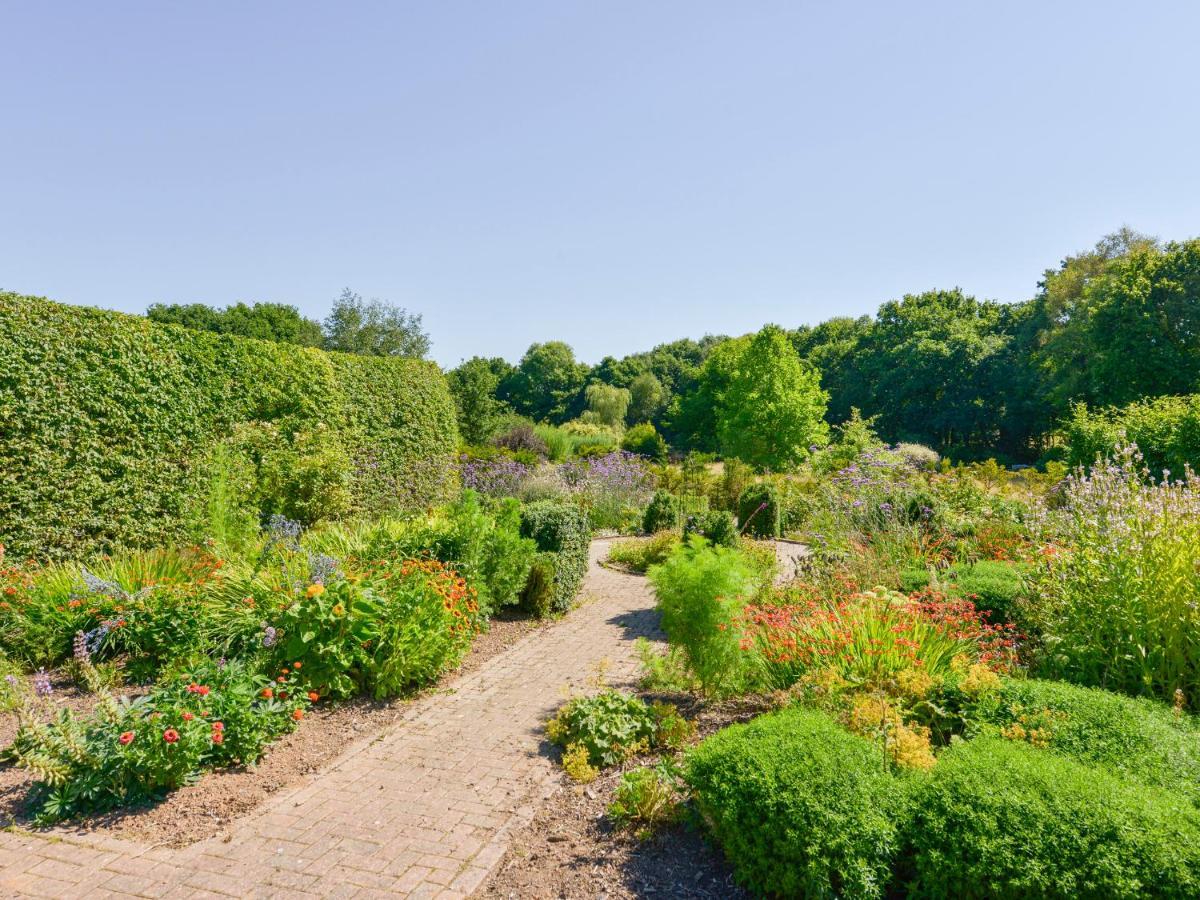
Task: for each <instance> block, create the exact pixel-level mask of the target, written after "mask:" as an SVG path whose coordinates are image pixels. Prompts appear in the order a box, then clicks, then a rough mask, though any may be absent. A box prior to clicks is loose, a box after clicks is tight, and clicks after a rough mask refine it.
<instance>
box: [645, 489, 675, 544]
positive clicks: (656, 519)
mask: <svg viewBox="0 0 1200 900" xmlns="http://www.w3.org/2000/svg"><path fill="white" fill-rule="evenodd" d="M680 516H681V512H680V504H679V498H678V497H676V496H675V495H674V494H672V493H670V492H669V491H655V492H654V496H653V497H651V498H650V504H649V505H648V506H647V507H646V512H645V513H644V514H643V515H642V531H644V532H645V533H646V534H657V533H658V532H660V531H678V530H679V524H680V523H679V520H680Z"/></svg>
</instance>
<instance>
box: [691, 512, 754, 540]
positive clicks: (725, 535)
mask: <svg viewBox="0 0 1200 900" xmlns="http://www.w3.org/2000/svg"><path fill="white" fill-rule="evenodd" d="M692 534H698V535H700V536H701V537H702V538H705V539H707V540H708V541H709V542H710V543H713V544H716V545H718V546H721V547H736V546H737V545H738V541H739V539H740V537H741V535H739V534H738V528H737V522H735V521H734V519H733V515H732V514H731V513H728V512H726V511H725V510H723V509H715V510H712V511H711V512H707V513H704V514H703V515H698V516H688V517H687V521H686V522H684V523H683V536H684V538H687V537H688V536H689V535H692Z"/></svg>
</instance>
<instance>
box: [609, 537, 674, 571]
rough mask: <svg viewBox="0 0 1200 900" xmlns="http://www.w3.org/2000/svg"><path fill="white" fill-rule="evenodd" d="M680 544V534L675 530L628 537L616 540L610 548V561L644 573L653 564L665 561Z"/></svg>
mask: <svg viewBox="0 0 1200 900" xmlns="http://www.w3.org/2000/svg"><path fill="white" fill-rule="evenodd" d="M678 546H679V535H677V534H676V533H675V532H674V531H660V532H658V533H657V534H652V535H650V536H649V537H635V538H626V539H625V540H622V541H615V542H614V543H613V544H612V545H611V546H610V547H609V548H608V561H609V562H611V563H616V564H617V565H619V566H624V567H625V568H627V569H632V570H633V571H634V572H643V573H644V572H645V571H646V570H647V569H649V568H650V567H651V566H657V565H658V564H659V563H661V562H665V561H666V559H667V557H669V556H670V555H671V554H672V553H674V552H675V548H676V547H678Z"/></svg>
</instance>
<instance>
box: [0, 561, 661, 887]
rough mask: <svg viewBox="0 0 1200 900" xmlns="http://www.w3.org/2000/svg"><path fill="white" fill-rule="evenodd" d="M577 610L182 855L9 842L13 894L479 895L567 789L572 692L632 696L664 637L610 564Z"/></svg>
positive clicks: (62, 838) (21, 838) (30, 839)
mask: <svg viewBox="0 0 1200 900" xmlns="http://www.w3.org/2000/svg"><path fill="white" fill-rule="evenodd" d="M605 544H606V542H605V541H596V542H594V543H593V544H592V552H591V560H590V563H589V569H588V575H587V579H586V581H585V582H584V585H583V589H582V592H581V598H582V600H583V602H582V604H581V605H580V606H579V608H577V609H575V610H574V611H572V612H571V613H570V614H569V615H567V616H566V617H564V618H563V620H562V621H560V622H558V623H556V624H554V625H552V626H551V627H549V628H547V629H544V630H539V631H536V632H534V633H532V634H531V635H529V636H528V637H526V638H525V639H523V640H522V641H520V642H518V643H517V644H516V645H514V646H513V647H511V648H509V649H508V650H507V651H505V652H504V653H502V654H500V655H498V656H496V657H494V658H492V659H491V660H489V661H488V662H487V663H485V664H484V665H483V666H482V667H480V668H479V669H477V670H476V671H474V672H472V673H470V674H467V675H465V676H463V677H461V678H459V679H458V680H456V681H453V682H451V683H450V684H449V685H447V686H446V687H445V688H443V689H441V690H439V691H437V692H435V693H432V694H430V695H427V696H425V697H423V698H421V699H419V700H416V701H415V702H413V704H412V706H411V707H410V709H409V710H408V711H407V713H406V715H405V716H404V718H403V719H402V720H401V721H400V722H399V723H397V724H396V725H395V726H393V727H391V728H390V729H389V730H387V731H385V732H384V733H382V734H376V735H374V736H372V737H370V738H368V739H364V740H361V741H359V742H358V743H353V744H351V745H350V746H349V747H348V748H347V750H346V752H345V753H344V754H343V755H342V756H340V757H339V758H338V759H337V761H336V762H334V763H333V764H332V765H330V766H329V767H328V768H326V769H325V770H324V771H322V772H320V773H319V774H317V775H314V776H312V777H311V778H310V779H308V780H307V781H305V782H301V783H300V785H299V786H297V787H294V788H290V789H287V790H284V791H282V792H281V793H280V794H279V795H277V796H275V797H274V798H273V799H272V800H271V801H269V802H268V803H266V804H264V805H263V806H262V807H260V808H259V809H258V810H256V811H255V812H254V813H251V814H250V815H249V816H248V817H246V818H243V819H241V820H240V821H239V822H237V823H235V824H234V825H233V826H231V828H230V830H229V831H228V832H227V833H225V834H223V835H218V836H216V837H213V838H210V839H208V840H205V841H202V842H200V843H197V844H193V845H191V846H189V847H186V848H182V849H170V848H165V847H153V846H146V845H143V844H138V843H134V842H131V841H123V840H115V839H110V838H104V837H102V836H97V835H95V834H82V833H72V832H71V831H70V830H67V829H55V830H51V831H46V832H37V833H30V832H11V831H10V832H6V833H0V896H5V897H10V896H17V897H56V898H57V897H88V898H99V897H130V896H137V897H230V896H233V897H270V896H288V897H303V896H319V897H359V896H363V897H367V896H395V895H407V896H411V897H441V898H452V897H465V896H467V895H469V894H470V893H471V892H472V891H473V890H474V889H475V888H476V887H478V886H479V885H480V884H481V883H482V882H483V880H484V879H485V878H486V877H487V875H488V874H489V872H490V871H491V869H492V867H493V866H495V864H496V863H497V862H498V861H499V860H500V858H501V857H502V856H503V855H504V852H505V850H506V849H507V847H508V844H509V840H510V835H511V834H512V833H513V831H514V830H515V829H516V828H519V827H520V826H521V825H522V824H523V823H525V822H527V821H528V820H529V819H530V818H531V817H532V816H533V813H534V811H535V810H536V808H537V806H538V804H539V803H540V802H541V801H542V800H543V799H545V798H546V797H547V796H549V794H550V793H551V792H552V791H553V790H554V787H555V785H556V784H558V783H559V781H558V778H557V776H556V774H555V771H554V766H553V763H552V761H551V756H550V754H549V752H548V748H547V747H546V745H545V742H544V739H543V737H542V733H541V726H542V723H543V722H544V721H545V719H546V718H547V716H549V715H550V713H551V712H552V711H553V709H554V708H555V707H556V706H557V705H558V703H559V702H560V701H561V698H562V694H563V690H564V688H565V687H566V686H574V687H579V688H583V687H584V686H585V685H586V683H587V682H588V680H589V679H590V678H592V677H593V676H594V674H595V672H596V669H597V666H598V665H599V664H600V663H601V661H602V660H606V661H607V664H608V666H607V680H608V682H609V683H610V684H612V685H614V686H618V687H620V686H631V685H632V682H633V681H634V679H635V677H636V672H637V668H638V666H637V660H636V655H635V652H634V639H635V638H638V637H642V636H646V637H651V638H656V637H660V635H659V633H658V625H657V622H658V617H657V614H656V613H655V612H654V610H653V605H654V601H653V597H652V596H651V593H650V591H649V588H648V587H647V585H646V583H645V581H644V579H642V578H638V577H636V576H631V575H626V574H622V573H620V572H615V571H612V570H610V569H606V568H603V567H601V566H600V565H599V560H600V559H602V558H603V556H604V554H605V553H606V552H607V550H606V546H605Z"/></svg>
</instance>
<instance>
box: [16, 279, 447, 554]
mask: <svg viewBox="0 0 1200 900" xmlns="http://www.w3.org/2000/svg"><path fill="white" fill-rule="evenodd" d="M0 407H2V408H3V409H4V410H5V416H6V421H8V422H11V423H14V425H15V427H11V428H5V429H3V430H2V431H0V468H3V469H4V471H7V472H20V473H21V477H20V478H19V479H13V478H7V479H3V480H0V542H2V543H4V544H5V545H6V546H7V547H8V549H9V551H10V553H12V554H15V555H16V556H18V557H26V556H50V557H55V558H69V557H75V558H78V557H80V556H84V555H86V554H88V553H90V552H93V551H97V550H105V551H111V550H112V549H114V548H116V547H119V546H143V547H145V546H167V545H171V544H174V543H177V542H178V541H179V540H180V539H181V538H183V537H185V530H186V528H187V526H188V524H189V521H188V520H189V518H191V517H192V513H191V511H193V510H195V509H199V508H203V507H204V506H205V503H206V496H207V491H208V490H209V488H210V486H211V481H212V479H211V475H210V472H209V471H207V466H205V465H203V464H202V463H203V461H204V460H206V459H208V458H210V454H211V451H212V449H213V448H214V446H215V445H216V444H217V443H219V442H220V441H221V440H222V439H223V438H224V436H225V435H228V434H229V433H230V432H231V431H232V429H233V428H234V427H235V426H237V425H238V424H240V423H246V422H270V423H273V424H274V425H275V426H276V427H277V428H278V430H279V432H280V433H281V434H285V435H288V436H289V437H290V436H291V435H292V434H295V433H296V432H300V431H310V432H314V433H315V432H317V431H319V430H320V429H319V428H318V423H324V425H325V426H326V428H327V429H328V431H327V432H324V433H325V434H328V435H336V436H337V438H338V440H339V441H340V445H341V447H342V449H343V450H344V452H345V453H347V454H348V455H349V457H350V458H351V460H353V462H354V471H353V474H352V477H351V486H350V491H351V498H352V504H353V506H354V507H355V508H360V507H361V508H364V509H365V508H368V507H371V508H375V507H376V506H377V505H391V506H393V507H398V506H405V505H407V506H409V507H410V508H413V507H415V508H422V507H424V506H426V505H428V504H429V503H430V502H437V501H438V500H440V499H442V498H443V497H445V496H446V495H447V493H448V492H449V491H450V490H451V489H452V485H451V484H450V483H449V481H448V480H447V475H448V474H449V472H450V463H451V460H452V456H451V454H452V453H453V450H454V446H455V445H456V444H457V433H456V428H455V422H454V414H453V409H452V404H451V403H450V398H449V395H448V392H447V390H446V388H445V384H444V381H443V379H442V377H441V375H440V374H439V373H438V371H437V369H436V367H434V366H433V365H432V364H430V363H424V362H419V361H414V360H393V359H389V360H384V359H366V358H362V357H357V356H348V355H344V354H324V353H321V352H320V351H317V350H313V349H307V348H301V347H295V346H291V345H287V344H278V343H267V342H262V341H253V340H246V339H241V338H233V337H227V336H222V335H216V334H210V333H205V332H200V331H192V330H187V329H181V328H175V327H168V326H163V325H157V324H154V323H152V322H150V321H148V320H147V319H144V318H138V317H133V316H125V315H121V314H119V313H111V312H104V311H100V310H92V309H83V308H76V307H67V306H61V305H59V304H55V303H51V302H49V301H47V300H42V299H39V298H34V297H22V296H19V295H16V294H11V293H9V294H0ZM380 493H382V495H383V496H382V498H381V497H380V496H379V494H380Z"/></svg>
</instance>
